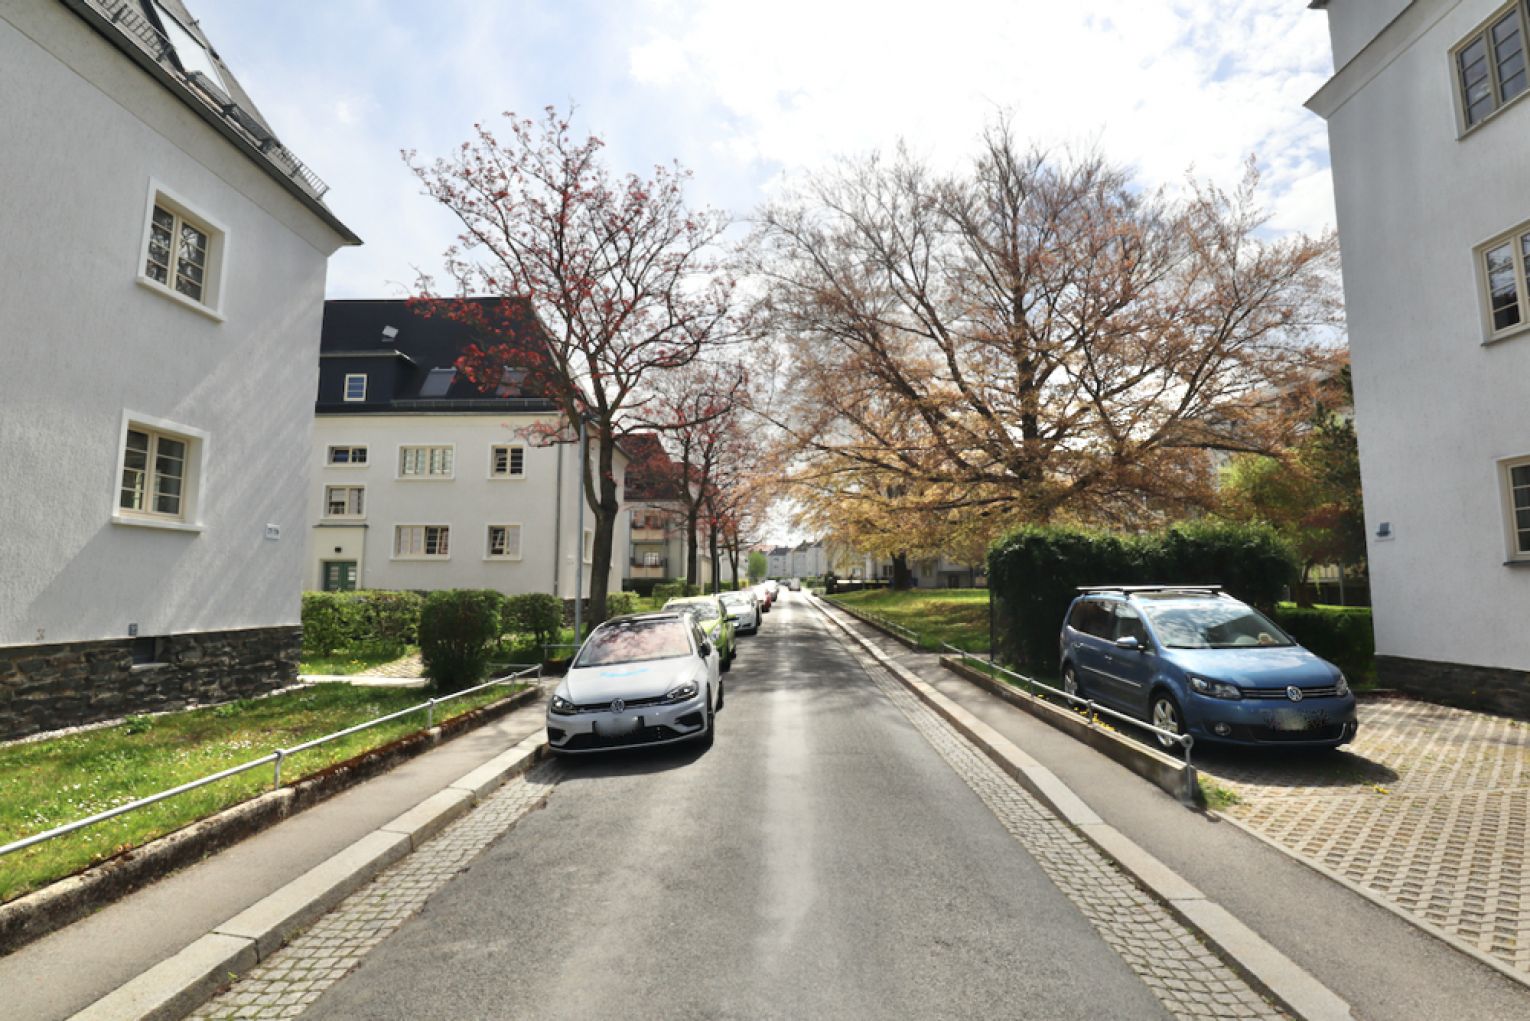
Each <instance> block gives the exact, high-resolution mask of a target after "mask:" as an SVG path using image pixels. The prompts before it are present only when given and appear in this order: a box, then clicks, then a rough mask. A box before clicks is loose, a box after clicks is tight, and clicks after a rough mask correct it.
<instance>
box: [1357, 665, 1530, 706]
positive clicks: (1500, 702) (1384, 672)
mask: <svg viewBox="0 0 1530 1021" xmlns="http://www.w3.org/2000/svg"><path fill="white" fill-rule="evenodd" d="M1376 678H1377V680H1378V681H1379V682H1380V684H1381V686H1382V687H1384V688H1396V689H1398V690H1399V691H1404V692H1407V693H1408V694H1409V695H1413V696H1415V697H1417V698H1422V699H1427V700H1428V701H1430V702H1439V703H1442V704H1444V705H1453V706H1458V707H1460V708H1462V709H1481V710H1484V711H1486V712H1490V713H1498V714H1500V715H1503V716H1515V717H1519V718H1520V719H1530V671H1526V670H1503V669H1499V668H1497V667H1485V666H1468V665H1467V664H1464V663H1436V662H1433V661H1431V660H1423V659H1404V658H1403V657H1401V656H1377V657H1376Z"/></svg>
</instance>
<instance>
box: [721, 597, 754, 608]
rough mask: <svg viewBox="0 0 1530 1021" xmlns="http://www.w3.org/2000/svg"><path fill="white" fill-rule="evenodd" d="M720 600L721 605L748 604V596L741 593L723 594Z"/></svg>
mask: <svg viewBox="0 0 1530 1021" xmlns="http://www.w3.org/2000/svg"><path fill="white" fill-rule="evenodd" d="M722 601H723V605H724V606H748V605H749V597H748V596H742V595H738V596H723V597H722Z"/></svg>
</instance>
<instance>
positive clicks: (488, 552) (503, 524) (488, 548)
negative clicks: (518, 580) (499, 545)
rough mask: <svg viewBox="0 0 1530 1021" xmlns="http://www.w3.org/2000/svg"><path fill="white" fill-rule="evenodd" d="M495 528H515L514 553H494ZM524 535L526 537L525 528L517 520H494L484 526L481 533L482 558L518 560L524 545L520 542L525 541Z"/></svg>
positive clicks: (522, 552)
mask: <svg viewBox="0 0 1530 1021" xmlns="http://www.w3.org/2000/svg"><path fill="white" fill-rule="evenodd" d="M496 528H504V529H511V528H513V529H515V552H514V553H495V552H494V529H496ZM525 537H526V530H525V529H524V528H522V527H521V523H520V522H519V521H496V522H494V523H492V524H490V525H488V526H487V527H485V528H484V533H483V538H484V547H483V548H484V553H483V558H484V559H485V560H496V561H498V560H520V559H521V557H522V556H523V554H524V547H523V546H522V543H523V542H524V541H525ZM507 539H508V534H507ZM506 545H507V546H508V545H509V543H508V541H507V542H506Z"/></svg>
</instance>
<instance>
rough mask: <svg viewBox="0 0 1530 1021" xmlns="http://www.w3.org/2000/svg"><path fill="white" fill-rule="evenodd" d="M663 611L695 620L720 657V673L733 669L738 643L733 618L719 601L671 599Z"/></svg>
mask: <svg viewBox="0 0 1530 1021" xmlns="http://www.w3.org/2000/svg"><path fill="white" fill-rule="evenodd" d="M664 609H666V610H674V611H676V612H679V613H688V614H690V615H691V616H692V617H694V618H696V623H697V624H700V625H701V630H702V633H703V634H705V635H706V636H707V640H708V641H709V642H711V643H712V644H713V645H714V646H716V647H717V654H718V655H719V656H721V657H722V672H723V673H727V672H728V671H729V670H731V669H733V660H734V658H735V657H737V656H738V643H737V642H736V641H734V619H735V618H734V616H733V614H731V613H729V612H728V608H727V607H726V606H724V605H723V602H722V600H721V599H719V598H718V597H717V596H686V597H684V598H682V599H671V600H670V601H669V602H667V603H665V604H664Z"/></svg>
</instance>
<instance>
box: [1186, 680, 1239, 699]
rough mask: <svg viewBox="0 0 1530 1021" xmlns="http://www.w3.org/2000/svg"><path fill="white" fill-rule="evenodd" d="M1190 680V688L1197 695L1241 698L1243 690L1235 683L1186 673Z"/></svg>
mask: <svg viewBox="0 0 1530 1021" xmlns="http://www.w3.org/2000/svg"><path fill="white" fill-rule="evenodd" d="M1187 676H1188V677H1189V680H1190V688H1191V690H1192V691H1194V692H1195V693H1196V694H1197V695H1205V696H1206V697H1207V698H1227V699H1235V698H1242V697H1243V691H1242V689H1240V688H1239V687H1238V686H1237V685H1236V684H1228V683H1227V682H1226V681H1213V680H1212V679H1211V678H1209V677H1197V676H1195V675H1194V674H1189V675H1187Z"/></svg>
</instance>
